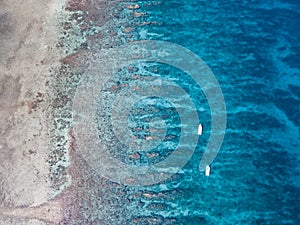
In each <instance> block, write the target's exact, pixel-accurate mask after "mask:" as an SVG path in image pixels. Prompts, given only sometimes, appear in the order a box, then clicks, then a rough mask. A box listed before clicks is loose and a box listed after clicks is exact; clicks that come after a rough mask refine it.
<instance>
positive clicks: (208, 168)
mask: <svg viewBox="0 0 300 225" xmlns="http://www.w3.org/2000/svg"><path fill="white" fill-rule="evenodd" d="M209 175H210V166H209V165H207V166H206V167H205V176H207V177H208V176H209Z"/></svg>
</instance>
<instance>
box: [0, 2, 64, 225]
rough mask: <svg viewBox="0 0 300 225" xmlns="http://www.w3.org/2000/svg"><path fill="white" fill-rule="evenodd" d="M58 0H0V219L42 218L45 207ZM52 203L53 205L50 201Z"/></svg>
mask: <svg viewBox="0 0 300 225" xmlns="http://www.w3.org/2000/svg"><path fill="white" fill-rule="evenodd" d="M63 4H64V2H63V1H59V0H51V1H49V0H28V1H15V0H5V1H4V0H0V5H1V7H0V224H6V225H8V224H45V222H42V221H41V220H38V219H40V218H43V220H44V221H48V222H54V223H55V222H57V220H59V217H60V216H61V215H59V211H60V209H59V208H60V207H59V205H56V207H54V208H56V209H57V210H52V211H49V209H48V206H47V204H45V203H47V201H49V199H51V198H52V197H54V195H55V191H54V190H53V189H52V188H51V187H50V180H49V165H48V163H47V159H48V154H49V152H50V150H49V149H50V146H49V140H48V138H47V133H48V130H47V129H48V122H47V109H48V107H49V104H50V95H49V93H48V90H49V85H50V84H51V74H50V71H49V70H50V69H51V68H53V67H57V66H59V59H60V58H61V56H62V55H61V53H60V51H59V49H58V48H57V47H56V43H57V42H58V38H57V37H58V31H57V29H56V27H57V25H56V15H57V12H58V11H59V10H61V9H62V8H63V7H62V6H63ZM52 208H53V207H52Z"/></svg>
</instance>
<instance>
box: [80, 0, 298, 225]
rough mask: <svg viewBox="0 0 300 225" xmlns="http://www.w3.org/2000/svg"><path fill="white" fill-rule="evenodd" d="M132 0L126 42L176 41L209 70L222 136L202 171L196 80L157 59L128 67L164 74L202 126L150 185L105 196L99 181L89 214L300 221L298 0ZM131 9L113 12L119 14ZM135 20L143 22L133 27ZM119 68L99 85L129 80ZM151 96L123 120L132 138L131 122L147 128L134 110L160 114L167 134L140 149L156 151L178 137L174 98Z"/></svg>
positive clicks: (114, 149) (118, 149) (201, 106)
mask: <svg viewBox="0 0 300 225" xmlns="http://www.w3.org/2000/svg"><path fill="white" fill-rule="evenodd" d="M121 4H125V3H121ZM126 4H127V3H126ZM131 4H133V3H131ZM134 4H138V5H139V6H140V8H139V9H137V10H136V12H145V13H146V16H142V17H138V18H134V17H130V18H129V19H128V20H127V21H126V24H127V25H128V24H129V25H130V26H132V27H135V28H136V30H135V32H133V36H132V37H131V38H132V39H133V40H142V39H147V40H164V41H169V42H173V43H176V44H179V45H181V46H183V47H185V48H187V49H190V50H191V51H193V52H194V53H196V54H197V55H198V56H199V57H201V58H202V59H203V60H204V61H205V62H206V63H207V65H208V66H209V67H210V68H211V70H212V71H213V73H214V75H215V77H216V78H217V80H218V81H219V83H220V87H221V89H222V91H223V95H224V98H225V103H226V110H227V129H226V134H225V139H224V142H223V145H222V147H221V149H220V152H219V154H218V156H217V157H216V159H215V160H214V162H213V163H212V165H211V175H210V176H209V177H205V176H204V173H203V172H199V170H198V165H199V161H200V159H201V156H202V155H203V152H204V151H205V147H206V144H207V141H208V137H209V134H210V122H211V114H210V110H209V106H208V103H207V101H206V99H205V96H204V95H203V93H202V92H201V90H200V87H199V86H197V85H196V84H195V82H194V81H193V80H191V79H190V78H188V76H186V75H184V73H182V72H180V71H178V70H176V69H174V68H170V67H168V66H166V65H162V64H160V65H155V66H153V65H148V66H147V65H136V71H135V72H136V74H139V75H142V76H161V77H163V78H166V79H170V80H172V81H174V82H175V83H176V84H177V85H181V86H182V88H183V89H184V90H186V91H187V92H188V93H189V95H190V98H191V99H192V100H193V101H194V103H195V105H196V108H197V112H198V114H199V117H200V121H201V122H202V123H203V124H204V128H205V129H204V134H203V136H201V138H200V140H199V142H198V146H197V148H196V151H195V153H194V155H193V157H192V158H191V160H190V161H189V162H188V163H187V165H186V166H185V167H184V168H183V170H182V171H181V172H180V173H179V174H177V175H175V176H173V177H172V178H171V179H169V180H167V181H165V182H162V183H160V184H155V185H151V186H145V187H127V186H124V187H122V188H121V189H122V190H123V189H124V190H125V191H126V193H127V195H126V197H124V198H123V197H122V198H118V194H116V193H118V192H120V190H119V188H120V187H118V188H115V189H114V186H112V189H113V190H112V193H111V194H110V195H109V194H108V193H106V192H105V191H103V190H101V189H99V190H98V192H97V194H98V195H99V196H102V197H99V199H98V198H97V200H98V201H99V202H100V203H98V204H96V203H95V205H96V206H95V209H94V210H96V211H97V206H99V205H101V210H100V209H98V214H97V212H93V213H91V214H93V216H94V217H102V218H101V221H104V223H105V224H112V223H114V224H125V223H129V224H188V225H193V224H195V225H196V224H197V225H199V224H221V225H223V224H230V225H231V224H272V225H277V224H278V225H281V224H300V174H299V165H300V164H299V162H300V133H299V132H300V129H299V128H300V119H299V118H300V29H299V27H300V26H299V24H300V2H298V1H255V0H253V1H250V0H249V1H234V0H232V1H230V0H226V1H200V0H189V1H187V0H180V1H179V0H178V1H175V0H165V1H135V2H134ZM130 12H131V11H130V10H126V9H124V10H123V11H122V13H124V15H129V13H130ZM125 18H126V16H125ZM143 22H151V23H149V24H148V25H143V26H142V25H141V24H142V23H143ZM152 67H154V68H155V72H153V68H152ZM151 68H152V69H151ZM149 71H152V72H149ZM120 73H121V74H119V75H116V76H114V77H113V78H111V80H110V82H109V83H108V84H107V86H105V87H106V88H107V89H109V88H112V87H114V86H116V85H125V84H126V85H127V84H128V82H129V80H130V78H129V77H130V73H128V72H127V73H126V72H124V73H122V71H121V72H120ZM149 74H150V75H149ZM151 74H152V75H151ZM124 87H125V86H124ZM117 94H118V91H115V94H107V92H104V94H100V96H99V97H100V99H102V100H100V103H99V104H100V106H99V109H100V108H101V107H102V109H106V108H109V105H110V104H111V102H113V100H114V98H115V95H117ZM199 96H200V98H199ZM107 99H108V100H107ZM148 100H149V99H148ZM153 101H154V100H153V99H152V103H151V101H150V103H149V101H147V100H145V102H144V103H143V102H142V103H140V105H138V104H137V105H136V108H135V111H134V110H133V111H132V114H131V117H130V118H129V124H131V125H132V127H131V129H132V131H133V132H135V134H136V135H137V137H145V136H147V132H146V133H145V132H144V133H143V131H141V130H139V129H136V130H135V129H134V128H135V127H144V128H145V130H147V128H148V125H149V124H148V123H149V121H150V120H147V118H146V117H143V115H149V114H151V113H152V115H154V114H155V116H162V115H161V114H163V115H167V116H166V118H165V119H166V124H167V126H168V129H167V131H166V134H167V136H168V135H169V136H171V138H170V140H171V141H169V142H172V140H173V142H172V143H169V142H168V143H166V142H164V145H162V146H161V147H158V148H155V149H153V151H150V152H148V153H150V154H156V153H163V154H161V157H162V158H161V159H164V158H165V157H168V155H169V154H170V149H169V147H170V146H171V147H172V145H173V144H176V143H177V141H178V138H179V136H180V129H178V127H180V118H178V114H177V113H176V110H175V109H176V106H174V105H172V104H171V103H169V102H164V101H163V100H159V99H156V103H155V104H154V103H153ZM101 104H102V105H101ZM147 104H148V105H147ZM164 107H165V109H163V108H164ZM102 113H103V112H101V113H99V117H101V115H102ZM160 113H161V114H160ZM100 114H101V115H100ZM108 114H109V113H108ZM137 115H140V117H138V116H137ZM103 118H104V117H103ZM108 120H109V116H107V118H106V117H105V118H104V119H103V121H102V120H101V119H99V121H98V125H99V129H100V130H101V132H100V133H101V134H100V138H101V135H103V136H106V135H107V134H106V133H109V132H111V129H112V128H111V127H110V126H111V125H107V121H108ZM170 120H171V122H170ZM172 120H173V121H172ZM108 124H109V123H108ZM172 124H173V125H172ZM174 124H175V125H174ZM106 137H107V136H106ZM106 141H107V144H111V143H114V146H111V153H112V154H113V155H114V157H117V158H119V159H120V160H123V161H124V162H126V163H129V164H130V163H133V161H132V160H131V159H129V160H128V152H126V148H125V147H124V146H123V145H122V144H120V145H119V144H115V143H117V142H118V140H116V139H109V138H108V139H107V140H106ZM130 154H132V152H130ZM143 154H144V155H143ZM138 157H139V158H138V161H135V162H134V163H135V164H139V163H140V164H147V163H154V162H156V161H155V160H154V159H153V160H152V161H151V160H149V159H147V154H146V153H145V152H144V153H141V154H140V155H139V156H138ZM135 158H137V156H136V155H135ZM97 194H93V195H97ZM112 196H114V197H112ZM101 199H102V202H104V203H101ZM97 200H94V201H97ZM103 204H107V206H104V205H103ZM103 208H105V209H103ZM91 211H93V209H91ZM105 213H107V214H106V215H107V217H105V218H104V217H103V215H105ZM86 217H87V218H89V219H86V220H85V222H87V221H91V216H86ZM112 221H113V222H112ZM91 224H92V223H91Z"/></svg>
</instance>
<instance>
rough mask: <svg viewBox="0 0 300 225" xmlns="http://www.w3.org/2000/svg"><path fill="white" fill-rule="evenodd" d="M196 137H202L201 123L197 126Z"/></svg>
mask: <svg viewBox="0 0 300 225" xmlns="http://www.w3.org/2000/svg"><path fill="white" fill-rule="evenodd" d="M198 135H202V124H201V123H200V124H199V126H198Z"/></svg>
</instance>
